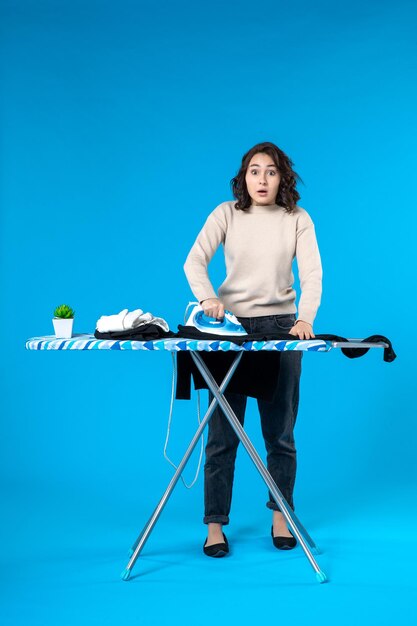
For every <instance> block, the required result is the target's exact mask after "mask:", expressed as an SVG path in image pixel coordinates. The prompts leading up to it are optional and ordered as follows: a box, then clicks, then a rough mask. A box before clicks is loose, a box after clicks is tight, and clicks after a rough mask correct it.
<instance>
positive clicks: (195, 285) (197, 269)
mask: <svg viewBox="0 0 417 626" xmlns="http://www.w3.org/2000/svg"><path fill="white" fill-rule="evenodd" d="M222 218H223V216H222V214H221V213H219V212H216V211H213V212H212V213H210V215H209V216H208V218H207V219H206V222H205V224H204V226H203V228H202V229H201V230H200V232H199V234H198V236H197V239H196V240H195V243H194V245H193V246H192V248H191V250H190V252H189V253H188V256H187V258H186V261H185V263H184V272H185V275H186V277H187V280H188V283H189V285H190V288H191V291H192V292H193V294H194V296H195V297H196V298H197V300H198V301H199V302H201V301H202V300H207V298H217V297H218V296H217V294H216V292H215V290H214V288H213V285H212V283H211V281H210V278H209V274H208V264H209V263H210V261H211V259H212V258H213V256H214V253H215V252H216V250H217V248H218V247H219V245H220V244H221V243H223V242H224V237H225V233H226V229H227V224H226V221H225V220H224V219H222Z"/></svg>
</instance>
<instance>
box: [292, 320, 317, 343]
mask: <svg viewBox="0 0 417 626" xmlns="http://www.w3.org/2000/svg"><path fill="white" fill-rule="evenodd" d="M288 332H289V334H290V335H295V336H296V337H299V339H313V338H314V337H315V334H314V333H313V327H312V325H311V324H309V323H308V322H303V321H301V320H300V321H299V322H297V323H296V324H294V326H293V327H292V328H291V329H290V330H289V331H288Z"/></svg>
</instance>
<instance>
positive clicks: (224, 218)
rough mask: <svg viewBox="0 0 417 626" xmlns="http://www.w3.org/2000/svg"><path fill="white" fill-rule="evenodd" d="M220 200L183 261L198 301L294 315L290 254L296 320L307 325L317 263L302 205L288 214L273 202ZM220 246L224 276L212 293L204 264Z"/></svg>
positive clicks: (313, 306)
mask: <svg viewBox="0 0 417 626" xmlns="http://www.w3.org/2000/svg"><path fill="white" fill-rule="evenodd" d="M234 204H235V201H228V202H223V203H222V204H220V205H219V206H217V207H216V208H215V209H214V211H212V212H211V213H210V215H209V216H208V218H207V220H206V222H205V224H204V226H203V228H202V229H201V230H200V232H199V234H198V236H197V239H196V240H195V242H194V244H193V246H192V248H191V250H190V251H189V253H188V256H187V258H186V261H185V264H184V271H185V274H186V277H187V280H188V282H189V285H190V288H191V291H192V292H193V294H194V296H195V297H196V298H197V299H198V301H200V302H201V301H202V300H205V299H206V298H217V297H218V298H219V299H220V300H221V301H222V302H223V304H224V305H225V308H226V309H228V310H230V311H232V312H233V313H234V314H235V315H236V316H238V317H256V316H261V315H277V314H285V313H295V312H296V306H295V299H296V292H295V290H294V289H293V283H294V275H293V272H292V261H293V259H294V258H295V257H296V258H297V265H298V273H299V278H300V286H301V297H300V301H299V307H298V319H300V320H303V321H305V322H308V323H310V324H313V321H314V318H315V316H316V314H317V309H318V307H319V305H320V301H321V294H322V266H321V258H320V253H319V249H318V245H317V240H316V234H315V227H314V223H313V221H312V219H311V217H310V215H309V214H308V213H307V211H306V210H305V209H303V208H302V207H299V206H298V205H297V206H296V207H295V209H294V212H293V213H288V212H287V211H286V210H285V209H284V208H283V207H280V206H278V205H276V204H274V205H264V206H259V205H256V206H254V205H252V206H251V207H250V208H249V209H248V210H247V211H238V210H236V209H235V208H234ZM220 244H223V246H224V253H225V262H226V278H225V280H224V281H223V283H222V284H221V285H220V286H219V288H218V295H217V294H216V291H215V289H214V287H213V285H212V283H211V281H210V278H209V274H208V265H209V263H210V260H211V259H212V257H213V255H214V253H215V252H216V250H217V248H218V246H219V245H220Z"/></svg>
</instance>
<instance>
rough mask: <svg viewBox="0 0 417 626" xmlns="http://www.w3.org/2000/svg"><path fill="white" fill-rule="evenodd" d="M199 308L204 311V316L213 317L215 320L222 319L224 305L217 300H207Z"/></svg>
mask: <svg viewBox="0 0 417 626" xmlns="http://www.w3.org/2000/svg"><path fill="white" fill-rule="evenodd" d="M201 306H202V308H203V311H204V315H207V316H208V317H214V318H215V319H223V318H224V305H223V304H222V303H221V302H220V300H219V299H218V298H207V300H203V301H202V303H201Z"/></svg>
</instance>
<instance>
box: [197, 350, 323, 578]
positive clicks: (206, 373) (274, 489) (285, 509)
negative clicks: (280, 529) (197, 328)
mask: <svg viewBox="0 0 417 626" xmlns="http://www.w3.org/2000/svg"><path fill="white" fill-rule="evenodd" d="M191 356H192V357H193V359H194V361H195V363H196V365H197V367H198V369H199V370H200V372H201V375H202V376H203V377H204V379H205V381H206V382H207V384H208V385H209V387H210V389H211V391H212V393H213V395H214V397H215V398H217V400H218V402H219V404H220V406H221V408H222V410H223V412H224V414H225V415H226V417H227V419H228V420H229V423H230V425H231V426H232V428H233V430H234V431H235V433H236V435H237V436H238V437H239V439H240V441H241V442H242V444H243V445H244V447H245V448H246V451H247V452H248V454H249V456H250V458H251V459H252V461H253V463H254V464H255V466H256V469H257V470H258V471H259V473H260V474H261V476H262V478H263V480H264V482H265V483H266V485H267V487H268V488H269V490H270V491H271V494H272V496H273V498H274V500H275V502H276V503H277V505H278V507H279V509H280V510H281V511H282V514H283V515H284V517H285V519H286V520H287V522H288V524H289V526H290V527H291V530H292V531H293V534H294V535H295V537H296V538H297V539H298V541H299V542H300V545H301V547H302V549H303V550H304V553H305V555H306V557H307V559H308V560H309V562H310V564H311V566H312V568H313V569H314V571H315V572H316V578H317V580H318V581H319V582H320V583H324V582H326V581H327V576H326V574H325V573H324V572H323V570H321V569H320V567H319V566H318V564H317V562H316V560H315V559H314V557H313V554H312V553H311V550H310V548H309V547H308V545H307V543H306V542H305V540H304V538H303V536H302V534H301V532H300V531H301V530H302V531H303V532H304V534H307V533H306V531H305V529H304V527H303V526H302V525H301V524H299V523H298V525H297V523H296V522H295V520H296V516H295V513H294V512H293V511H292V509H290V507H289V505H288V502H287V501H286V500H285V498H284V496H283V495H282V493H281V491H280V490H279V488H278V486H277V485H276V484H275V482H274V480H273V478H272V476H271V474H270V473H269V472H268V470H267V468H266V467H265V465H264V464H263V463H262V459H261V458H260V456H259V454H258V453H257V451H256V450H255V448H254V446H253V445H252V442H251V441H250V439H249V437H248V436H247V434H246V433H245V431H244V429H243V428H242V425H241V424H240V422H239V420H238V419H237V417H236V415H235V414H234V412H233V410H232V408H231V407H230V405H229V403H228V401H227V400H226V398H225V397H224V396H223V393H222V392H221V391H220V389H219V387H218V385H217V383H216V381H215V379H214V378H213V375H212V374H211V372H210V370H209V369H208V367H207V365H206V364H205V363H204V361H203V359H202V357H201V355H200V354H198V353H197V352H196V353H194V352H192V353H191ZM297 521H298V520H297ZM308 540H309V542H310V544H312V546H313V547H314V542H313V541H312V539H311V537H310V536H308Z"/></svg>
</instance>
